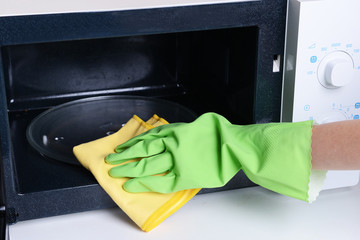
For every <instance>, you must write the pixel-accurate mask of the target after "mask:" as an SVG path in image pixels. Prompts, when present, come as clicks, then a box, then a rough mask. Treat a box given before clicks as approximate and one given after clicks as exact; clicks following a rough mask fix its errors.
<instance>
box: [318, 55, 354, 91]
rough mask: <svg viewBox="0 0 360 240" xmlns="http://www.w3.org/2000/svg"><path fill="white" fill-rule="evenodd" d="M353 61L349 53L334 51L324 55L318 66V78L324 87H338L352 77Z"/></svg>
mask: <svg viewBox="0 0 360 240" xmlns="http://www.w3.org/2000/svg"><path fill="white" fill-rule="evenodd" d="M354 73H355V70H354V62H353V59H352V58H351V56H350V55H349V54H347V53H346V52H343V51H335V52H332V53H330V54H328V55H326V56H325V57H324V58H323V59H322V61H321V62H320V65H319V68H318V79H319V82H320V84H321V85H323V86H324V87H326V88H339V87H344V86H346V85H348V84H349V83H350V82H351V81H352V80H353V79H354Z"/></svg>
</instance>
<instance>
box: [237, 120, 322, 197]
mask: <svg viewBox="0 0 360 240" xmlns="http://www.w3.org/2000/svg"><path fill="white" fill-rule="evenodd" d="M312 124H313V122H312V121H306V122H298V123H280V124H278V123H270V124H264V125H263V126H259V128H260V131H259V132H258V134H257V137H256V138H255V139H254V140H255V141H256V142H254V144H256V145H257V147H258V149H259V151H258V161H256V162H254V161H250V162H249V161H242V166H243V170H244V172H245V174H246V175H247V176H248V177H249V179H250V180H252V181H253V182H255V183H257V184H259V185H260V186H262V187H265V188H267V189H270V190H272V191H275V192H277V193H280V194H283V195H287V196H290V197H293V198H297V199H300V200H304V201H307V202H309V201H312V200H313V198H314V197H313V196H314V194H313V193H311V198H309V184H310V176H311V136H312ZM312 189H313V190H314V189H316V188H312ZM315 195H317V194H315Z"/></svg>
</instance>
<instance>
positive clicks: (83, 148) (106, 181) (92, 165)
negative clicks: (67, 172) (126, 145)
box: [73, 115, 200, 232]
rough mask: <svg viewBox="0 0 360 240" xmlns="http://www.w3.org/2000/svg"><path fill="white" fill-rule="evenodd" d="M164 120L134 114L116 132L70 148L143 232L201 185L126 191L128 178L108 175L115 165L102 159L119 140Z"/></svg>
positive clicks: (185, 199) (162, 219)
mask: <svg viewBox="0 0 360 240" xmlns="http://www.w3.org/2000/svg"><path fill="white" fill-rule="evenodd" d="M163 124H167V122H166V120H164V119H162V118H160V117H158V116H157V115H154V116H153V117H152V118H151V119H149V120H148V121H147V122H144V121H143V120H141V119H140V118H139V117H138V116H136V115H134V116H133V117H132V118H131V119H130V120H129V121H128V122H127V123H126V124H125V125H124V126H123V127H122V128H121V129H120V130H119V131H117V132H116V133H114V134H112V135H110V136H107V137H104V138H100V139H98V140H95V141H92V142H88V143H84V144H81V145H78V146H76V147H74V149H73V151H74V154H75V156H76V158H77V159H78V160H79V161H80V163H81V164H82V165H83V166H84V167H85V168H87V169H88V170H90V171H91V172H92V174H93V175H94V176H95V178H96V180H97V181H98V182H99V184H100V185H101V186H102V187H103V188H104V190H105V191H106V192H107V193H108V194H109V195H110V197H111V198H112V199H113V200H114V202H115V203H116V204H117V205H118V206H119V207H120V208H121V209H122V210H123V211H124V212H125V213H126V214H127V215H128V216H129V217H130V218H131V219H132V220H133V221H134V222H135V223H136V224H137V225H138V226H139V227H140V228H141V229H142V230H143V231H146V232H148V231H150V230H152V229H153V228H155V227H156V226H158V225H159V224H160V223H161V222H162V221H164V220H165V219H166V218H167V217H169V216H170V215H171V214H173V213H174V212H176V211H177V210H178V209H179V208H180V207H182V206H183V205H184V204H185V203H186V202H187V201H189V200H190V199H191V198H192V197H193V196H195V195H196V194H197V193H198V192H199V191H200V189H190V190H183V191H179V192H175V193H169V194H161V193H128V192H126V191H125V190H123V187H122V186H123V184H124V183H125V182H126V181H127V180H128V178H112V177H110V176H109V174H108V171H109V170H110V169H111V168H112V167H114V166H116V165H110V164H107V163H106V162H105V160H104V159H105V157H106V156H107V155H108V154H109V153H114V149H115V148H116V146H118V145H119V144H121V143H123V142H126V141H127V140H129V139H130V138H133V137H135V136H136V135H138V134H141V133H143V132H145V131H147V130H149V129H151V128H153V127H156V126H159V125H163ZM132 161H135V160H132ZM122 164H123V163H122ZM119 165H121V164H119Z"/></svg>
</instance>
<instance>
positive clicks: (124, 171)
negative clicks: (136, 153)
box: [109, 153, 172, 178]
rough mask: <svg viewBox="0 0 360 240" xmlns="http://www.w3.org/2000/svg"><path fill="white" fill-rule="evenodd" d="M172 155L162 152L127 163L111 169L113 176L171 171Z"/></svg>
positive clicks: (135, 175)
mask: <svg viewBox="0 0 360 240" xmlns="http://www.w3.org/2000/svg"><path fill="white" fill-rule="evenodd" d="M170 157H171V155H170V154H168V153H162V154H159V155H155V156H152V157H148V158H143V159H141V160H140V161H136V162H130V163H126V164H124V165H120V166H116V167H113V168H111V169H110V171H109V174H110V176H111V177H115V178H120V177H144V176H150V175H154V174H160V173H164V172H167V171H169V170H170V169H171V168H172V161H171V158H170Z"/></svg>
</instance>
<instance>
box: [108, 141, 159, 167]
mask: <svg viewBox="0 0 360 240" xmlns="http://www.w3.org/2000/svg"><path fill="white" fill-rule="evenodd" d="M164 150H165V145H164V142H163V140H162V139H161V138H158V139H151V140H143V141H140V142H137V143H136V144H134V145H132V146H131V147H128V148H126V149H123V150H122V151H121V152H119V153H111V154H109V155H107V156H106V158H105V161H106V162H107V163H110V164H119V163H123V162H126V161H128V160H131V159H135V158H145V157H149V156H152V155H156V154H159V153H161V152H163V151H164Z"/></svg>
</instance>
